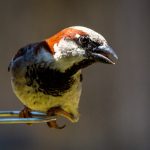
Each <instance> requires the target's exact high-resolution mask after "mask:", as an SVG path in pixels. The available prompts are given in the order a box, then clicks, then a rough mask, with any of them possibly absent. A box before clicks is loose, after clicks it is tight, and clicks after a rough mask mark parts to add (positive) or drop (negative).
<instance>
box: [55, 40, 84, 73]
mask: <svg viewBox="0 0 150 150" xmlns="http://www.w3.org/2000/svg"><path fill="white" fill-rule="evenodd" d="M54 52H55V54H54V55H53V56H54V59H55V60H56V63H55V65H54V66H53V67H54V68H57V69H59V70H61V71H65V70H66V69H68V68H70V67H71V66H72V65H73V64H75V63H78V62H80V61H82V60H83V59H84V54H85V50H84V49H82V48H81V47H79V46H78V45H77V44H76V43H75V42H74V41H72V40H71V39H62V40H60V42H59V43H58V44H55V45H54Z"/></svg>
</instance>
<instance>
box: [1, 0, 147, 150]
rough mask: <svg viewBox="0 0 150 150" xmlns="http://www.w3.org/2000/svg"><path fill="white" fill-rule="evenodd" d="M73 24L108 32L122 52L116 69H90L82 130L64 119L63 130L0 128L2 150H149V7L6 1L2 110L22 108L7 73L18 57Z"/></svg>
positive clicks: (143, 1) (133, 0) (92, 0)
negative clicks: (21, 50)
mask: <svg viewBox="0 0 150 150" xmlns="http://www.w3.org/2000/svg"><path fill="white" fill-rule="evenodd" d="M73 25H82V26H86V27H90V28H92V29H94V30H96V31H97V32H99V33H101V34H102V35H103V36H104V37H105V38H106V39H107V40H108V42H109V43H110V44H111V45H112V47H113V48H114V49H115V50H116V53H117V54H118V56H119V61H118V63H117V65H115V66H113V65H105V64H95V65H93V66H90V67H89V68H87V69H85V70H83V75H84V81H83V93H82V97H81V102H80V113H81V118H80V121H79V122H78V123H77V124H71V123H70V122H69V121H67V120H65V122H67V127H66V128H65V129H64V130H53V129H49V128H48V127H47V126H46V125H45V124H37V125H33V126H27V125H0V150H41V149H43V150H48V149H52V150H83V149H86V150H149V149H150V62H149V58H150V1H149V0H82V1H80V0H74V1H73V0H43V1H41V0H22V1H21V0H13V1H12V0H5V1H4V0H2V1H0V110H15V109H22V104H21V103H20V101H18V100H17V98H16V97H15V95H14V94H13V92H12V89H11V85H10V75H9V73H8V72H7V66H8V64H9V61H10V59H11V58H12V56H13V55H14V54H15V52H16V51H17V50H18V49H19V48H20V47H22V46H24V45H26V44H28V43H31V42H36V41H40V40H42V39H45V38H47V37H49V36H51V35H53V34H54V33H56V32H58V31H59V30H61V29H62V28H65V27H68V26H73ZM63 121H64V120H63Z"/></svg>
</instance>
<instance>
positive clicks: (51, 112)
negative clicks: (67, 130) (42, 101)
mask: <svg viewBox="0 0 150 150" xmlns="http://www.w3.org/2000/svg"><path fill="white" fill-rule="evenodd" d="M47 114H48V115H49V116H63V117H65V118H67V119H69V120H72V119H73V115H72V114H70V113H68V112H66V111H64V110H63V109H62V108H61V107H53V108H51V109H49V110H48V112H47ZM47 124H48V126H49V127H50V128H56V129H63V128H64V127H65V126H66V125H63V126H59V125H58V124H57V122H56V120H53V121H50V122H47Z"/></svg>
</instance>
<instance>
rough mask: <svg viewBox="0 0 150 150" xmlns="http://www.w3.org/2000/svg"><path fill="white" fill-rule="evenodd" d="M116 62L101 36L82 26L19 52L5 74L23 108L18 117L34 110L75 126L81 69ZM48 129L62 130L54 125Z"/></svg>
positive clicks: (26, 115) (52, 123)
mask: <svg viewBox="0 0 150 150" xmlns="http://www.w3.org/2000/svg"><path fill="white" fill-rule="evenodd" d="M116 59H118V57H117V55H116V54H115V52H114V51H113V49H112V48H111V47H110V46H109V45H108V43H107V41H106V40H105V38H104V37H103V36H102V35H100V34H98V33H97V32H95V31H93V30H91V29H89V28H86V27H82V26H73V27H68V28H66V29H64V30H62V31H60V32H58V33H57V34H55V35H53V36H51V37H50V38H47V39H45V40H43V41H41V42H37V43H33V44H29V45H27V46H25V47H23V48H21V49H19V50H18V52H17V53H16V55H15V56H14V57H13V59H12V60H11V62H10V65H9V67H8V70H9V71H10V73H11V83H12V88H13V91H14V93H15V94H16V96H17V97H18V98H19V99H20V101H21V102H22V103H23V104H24V105H25V108H24V109H23V110H22V111H21V112H20V117H32V116H31V113H30V111H31V110H35V111H41V112H45V113H47V114H48V115H50V116H63V117H65V118H67V119H69V120H70V121H71V122H77V121H78V119H79V112H78V105H79V100H80V95H81V89H82V87H81V84H82V74H81V69H83V68H85V67H87V66H89V65H91V64H93V63H96V62H102V63H107V64H115V62H114V60H116ZM48 125H49V127H52V128H58V129H61V128H63V127H64V126H58V125H57V122H56V121H50V122H48Z"/></svg>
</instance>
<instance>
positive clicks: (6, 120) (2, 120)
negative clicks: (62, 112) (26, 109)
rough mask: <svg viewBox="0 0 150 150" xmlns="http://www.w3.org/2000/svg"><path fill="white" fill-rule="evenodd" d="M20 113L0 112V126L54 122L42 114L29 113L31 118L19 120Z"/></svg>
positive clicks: (51, 118)
mask: <svg viewBox="0 0 150 150" xmlns="http://www.w3.org/2000/svg"><path fill="white" fill-rule="evenodd" d="M19 113H20V111H0V124H21V123H44V122H50V121H52V120H56V118H54V117H50V116H47V114H45V113H43V112H37V111H31V114H32V118H20V117H19Z"/></svg>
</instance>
